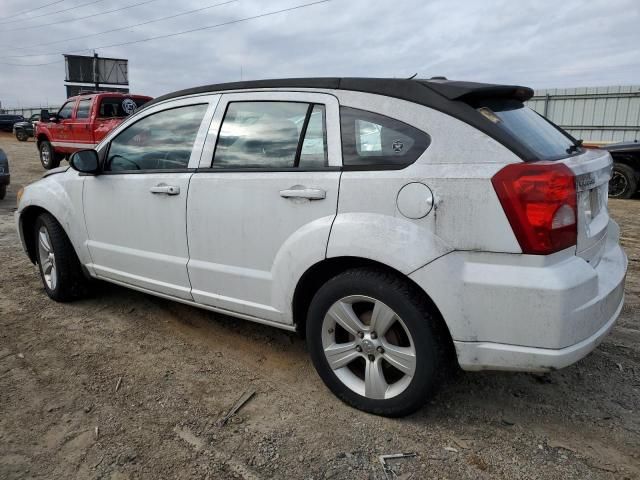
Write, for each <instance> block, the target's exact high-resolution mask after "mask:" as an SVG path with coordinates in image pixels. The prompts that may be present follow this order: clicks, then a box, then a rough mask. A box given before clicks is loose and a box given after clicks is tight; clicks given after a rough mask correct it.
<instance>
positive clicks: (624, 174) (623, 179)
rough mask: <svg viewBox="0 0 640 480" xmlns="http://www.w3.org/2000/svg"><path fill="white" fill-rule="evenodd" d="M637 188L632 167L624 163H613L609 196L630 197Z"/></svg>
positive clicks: (636, 180) (636, 178) (636, 179)
mask: <svg viewBox="0 0 640 480" xmlns="http://www.w3.org/2000/svg"><path fill="white" fill-rule="evenodd" d="M637 190H638V177H637V176H636V172H635V171H634V169H633V168H632V167H630V166H629V165H626V164H624V163H617V162H615V163H614V164H613V173H612V177H611V180H610V181H609V196H610V197H611V198H623V199H625V198H631V197H632V196H633V194H634V193H636V191H637Z"/></svg>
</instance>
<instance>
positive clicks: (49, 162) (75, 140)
mask: <svg viewBox="0 0 640 480" xmlns="http://www.w3.org/2000/svg"><path fill="white" fill-rule="evenodd" d="M149 100H151V97H146V96H143V95H129V94H123V93H112V92H111V93H110V92H105V93H92V94H86V95H78V96H76V97H71V98H69V99H68V100H67V101H66V102H65V103H64V105H62V107H60V110H58V112H57V113H54V114H51V113H49V112H48V111H47V110H42V112H41V120H40V122H39V123H38V125H37V126H36V131H35V135H34V136H35V138H36V142H37V146H38V151H39V152H40V161H41V162H42V166H43V167H44V168H46V169H47V170H50V169H52V168H56V167H57V166H59V165H60V161H61V160H62V159H64V158H68V157H69V155H70V154H72V153H73V152H76V151H78V150H82V149H85V148H93V147H95V146H96V145H97V144H98V143H99V142H100V140H102V139H103V138H104V136H105V135H106V134H107V133H109V132H110V131H111V130H113V129H114V128H115V127H116V126H117V125H118V124H120V123H121V122H122V121H123V120H124V119H125V118H126V117H128V116H129V115H131V114H132V113H133V112H135V111H136V110H137V109H138V108H140V107H141V106H142V105H144V104H145V103H147V102H148V101H149Z"/></svg>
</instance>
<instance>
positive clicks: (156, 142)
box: [105, 104, 207, 171]
mask: <svg viewBox="0 0 640 480" xmlns="http://www.w3.org/2000/svg"><path fill="white" fill-rule="evenodd" d="M206 111H207V105H206V104H201V105H189V106H186V107H177V108H172V109H169V110H163V111H161V112H158V113H154V114H152V115H149V116H148V117H145V118H143V119H142V120H140V121H138V122H136V123H134V124H133V125H131V126H130V127H128V128H127V129H126V130H123V131H122V132H120V133H119V134H118V135H117V136H116V137H115V138H114V139H113V140H112V141H111V144H110V146H109V154H108V155H107V162H106V165H105V170H107V171H130V170H166V169H183V168H187V166H188V164H189V158H190V157H191V151H192V150H193V143H194V142H195V139H196V135H197V134H198V129H199V128H200V124H201V123H202V119H203V118H204V114H205V112H206Z"/></svg>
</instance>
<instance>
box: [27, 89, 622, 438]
mask: <svg viewBox="0 0 640 480" xmlns="http://www.w3.org/2000/svg"><path fill="white" fill-rule="evenodd" d="M296 90H297V91H295V92H290V91H285V90H282V89H275V90H272V91H265V90H261V91H260V92H245V93H240V92H229V93H224V94H211V95H194V96H190V97H186V98H182V99H177V100H171V101H167V102H162V103H159V104H156V105H154V106H152V107H151V108H149V109H143V110H142V111H141V112H139V113H137V114H134V115H133V116H132V117H130V118H129V119H127V120H126V121H125V122H124V123H123V124H121V125H120V126H119V127H118V128H117V129H116V130H115V131H114V132H112V133H111V134H110V135H109V136H108V137H107V138H105V140H104V141H103V142H102V143H101V144H100V145H99V146H98V150H100V151H102V150H104V148H105V147H106V146H107V144H108V142H109V141H110V139H111V138H113V136H115V135H117V134H118V133H119V132H120V131H122V130H123V129H125V128H127V126H129V125H130V124H131V123H132V122H134V121H136V120H137V119H139V118H142V117H143V116H145V115H149V114H152V113H154V112H157V111H161V110H163V109H167V108H173V107H175V106H181V105H188V104H195V103H203V102H206V103H208V108H207V113H206V115H205V117H204V119H203V121H202V124H201V126H200V129H199V132H198V135H197V138H196V141H195V144H194V148H193V150H192V153H191V157H190V161H189V167H190V168H191V169H195V168H201V169H202V168H208V167H210V166H211V158H212V156H213V151H214V148H215V144H216V140H217V134H218V129H219V126H220V122H221V119H222V116H223V113H224V110H225V108H226V105H227V103H228V102H229V101H231V100H234V101H235V100H283V101H287V100H288V101H307V102H314V103H322V104H325V105H326V107H327V124H328V127H327V142H328V143H327V147H328V152H329V165H330V166H340V165H341V161H342V154H341V145H340V125H339V106H340V105H346V106H350V107H354V108H360V109H365V110H372V111H375V112H378V113H381V114H383V115H387V116H390V117H394V118H397V119H399V120H401V121H404V122H406V123H409V124H411V125H414V126H415V127H416V128H419V129H421V130H424V131H425V132H427V133H429V135H430V136H431V138H432V143H431V145H430V146H429V148H428V149H427V150H426V151H425V152H424V154H423V155H422V156H421V157H420V158H419V159H418V160H417V161H416V162H415V163H414V164H413V165H410V166H408V167H406V168H404V169H401V170H380V171H344V172H340V171H337V170H336V171H330V170H326V171H306V172H305V171H287V172H215V171H212V170H209V171H198V172H196V171H195V170H190V171H185V172H181V173H170V172H166V173H162V172H161V173H143V174H135V175H131V174H130V175H126V174H124V175H100V176H97V177H91V176H80V175H79V174H78V173H77V172H75V171H73V170H68V171H67V172H64V173H59V174H55V175H50V176H48V177H47V178H45V179H43V180H41V181H39V182H36V183H35V184H32V185H30V186H29V187H27V188H26V190H25V193H24V196H23V198H22V201H21V203H20V205H19V209H18V212H17V214H16V218H17V220H18V222H19V221H20V217H21V212H23V211H24V209H25V208H27V207H29V206H33V205H39V206H41V207H42V208H45V209H47V210H48V211H50V212H51V213H52V214H53V215H54V216H55V217H56V218H57V219H58V221H59V222H60V223H61V224H62V225H63V227H64V228H65V230H66V231H67V233H68V235H69V237H70V239H71V242H72V244H73V245H74V247H75V249H76V251H77V253H78V257H79V258H80V261H81V262H82V263H83V264H84V265H85V266H86V267H87V269H88V271H89V273H90V274H91V275H93V276H97V277H99V278H104V279H106V280H109V281H112V282H114V283H117V284H121V285H126V286H129V287H132V288H135V289H138V290H141V291H144V292H148V293H152V294H155V295H158V296H161V297H163V298H170V299H174V300H177V301H180V302H183V303H187V304H190V305H197V306H201V307H203V308H206V309H210V310H214V311H219V312H223V313H228V314H231V315H235V316H238V317H241V318H246V319H249V320H253V321H257V322H262V323H266V324H270V325H276V326H279V327H281V328H285V329H289V330H290V329H293V328H294V325H293V318H292V305H291V300H292V295H293V292H294V290H295V288H296V285H297V284H298V281H299V279H300V278H301V277H302V276H303V274H304V273H305V272H306V271H307V270H308V269H309V268H310V267H312V266H313V265H314V264H316V263H318V262H320V261H322V260H323V259H325V258H334V257H342V256H350V257H361V258H368V259H372V260H375V261H378V262H380V263H382V264H385V265H387V266H389V267H392V268H394V269H396V270H397V271H399V272H402V273H403V274H405V275H408V276H409V277H410V278H411V279H412V280H414V281H415V282H416V283H417V284H418V285H419V286H420V287H421V288H422V289H423V290H424V291H425V292H426V293H427V294H428V295H429V296H430V297H431V298H432V299H433V301H434V302H435V304H436V305H437V307H438V308H439V310H440V312H441V313H442V314H443V317H444V320H445V322H446V324H447V326H448V327H449V330H450V333H451V335H452V337H453V339H454V341H455V346H456V351H457V352H458V357H459V360H460V364H461V365H462V367H463V368H466V369H483V368H496V369H515V370H544V369H549V368H558V367H561V366H565V365H567V364H569V363H571V362H573V361H575V360H577V359H579V358H581V357H582V356H584V355H585V354H586V353H588V351H590V350H591V349H592V348H594V347H595V345H597V343H598V342H599V341H600V340H601V338H602V337H603V335H605V334H606V333H607V332H608V330H609V329H610V328H611V325H612V324H613V321H614V320H615V318H616V317H617V315H618V313H619V311H620V307H621V305H622V291H623V289H622V287H623V282H624V273H625V270H626V257H625V255H624V252H623V251H622V250H621V249H620V247H619V244H618V229H617V226H616V225H615V223H613V222H610V221H609V217H608V212H607V211H606V200H603V201H604V202H605V204H604V210H601V211H600V215H599V216H598V217H597V218H596V217H594V218H587V217H586V216H584V215H586V212H585V211H582V210H580V211H579V216H580V215H583V216H582V217H581V218H582V220H581V222H582V223H580V222H579V228H580V232H579V242H578V248H577V250H578V255H576V248H570V249H567V250H565V251H562V252H558V253H556V254H554V255H549V256H546V257H541V256H532V255H522V250H521V249H520V246H519V244H518V242H517V240H516V238H515V236H514V234H513V232H512V229H511V227H510V225H509V222H508V220H507V218H506V216H505V214H504V212H503V210H502V207H501V205H500V202H499V201H498V199H497V196H496V194H495V192H494V189H493V187H492V185H491V178H492V176H493V175H495V173H496V172H498V171H499V170H500V169H501V168H503V167H504V166H505V165H507V164H510V163H516V162H520V160H519V159H518V158H517V157H516V156H515V155H514V154H513V153H512V152H511V151H509V150H508V149H506V148H505V147H503V146H502V145H500V144H499V143H497V142H496V141H495V140H493V139H491V138H490V137H488V136H487V135H485V134H483V133H481V132H479V131H477V130H475V129H474V128H472V127H470V126H469V125H466V124H464V123H462V122H461V121H459V120H457V119H454V118H452V117H450V116H447V115H445V114H442V113H441V112H438V111H435V110H432V109H429V108H426V107H423V106H419V105H415V104H412V103H410V102H406V101H403V100H398V99H392V98H388V97H382V96H379V95H372V94H366V93H358V92H345V91H332V90H325V91H322V90H309V89H296ZM608 162H609V159H608V156H607V155H597V154H592V153H589V154H585V155H582V156H580V157H575V158H574V159H572V160H567V161H566V162H565V163H566V164H567V165H568V166H569V167H570V168H572V169H573V170H574V172H576V174H578V175H582V174H587V175H591V174H593V175H594V178H595V177H597V181H596V182H595V183H596V184H604V183H603V182H606V178H605V177H606V175H600V173H597V174H596V173H595V172H601V171H602V170H603V169H606V168H607V165H608ZM158 183H166V184H170V185H174V186H177V187H179V189H180V194H179V195H174V196H159V195H150V194H149V189H150V188H151V187H153V186H155V185H157V184H158ZM299 186H302V187H306V188H313V189H316V190H321V191H323V192H324V198H322V199H321V200H308V199H299V198H298V199H291V198H284V197H283V196H281V195H280V191H282V190H287V189H291V188H292V187H296V188H297V187H299ZM83 192H84V194H83ZM402 192H404V193H402ZM587 260H589V261H591V263H589V262H588V261H587ZM523 345H525V346H523ZM181 438H183V439H185V438H184V436H181ZM191 440H192V439H191ZM185 441H187V442H189V440H187V439H185Z"/></svg>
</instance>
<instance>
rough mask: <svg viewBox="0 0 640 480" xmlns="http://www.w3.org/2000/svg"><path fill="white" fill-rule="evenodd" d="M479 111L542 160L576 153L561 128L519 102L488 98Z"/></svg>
mask: <svg viewBox="0 0 640 480" xmlns="http://www.w3.org/2000/svg"><path fill="white" fill-rule="evenodd" d="M478 107H479V108H478V111H479V112H480V113H481V114H482V115H484V116H485V117H486V118H487V120H489V121H490V122H493V123H495V124H496V125H497V126H498V127H500V128H503V129H504V130H506V131H507V132H508V133H509V134H511V135H512V136H513V137H514V138H515V139H516V140H517V141H519V142H521V143H522V144H523V145H524V146H526V147H527V148H528V149H529V150H531V151H532V152H533V153H534V154H535V155H536V157H537V159H539V160H555V159H558V158H564V157H567V155H569V154H570V153H573V152H574V151H576V150H577V149H576V147H575V144H574V141H573V139H572V138H571V137H569V136H568V135H567V134H565V133H564V132H563V131H562V130H561V129H560V128H559V127H557V126H555V125H554V124H553V123H551V122H550V121H548V120H547V119H546V118H544V117H543V116H541V115H539V114H537V113H536V112H534V111H533V110H531V109H530V108H529V107H526V106H524V104H523V103H522V102H520V101H518V100H511V99H486V100H482V101H481V103H480V105H478Z"/></svg>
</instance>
